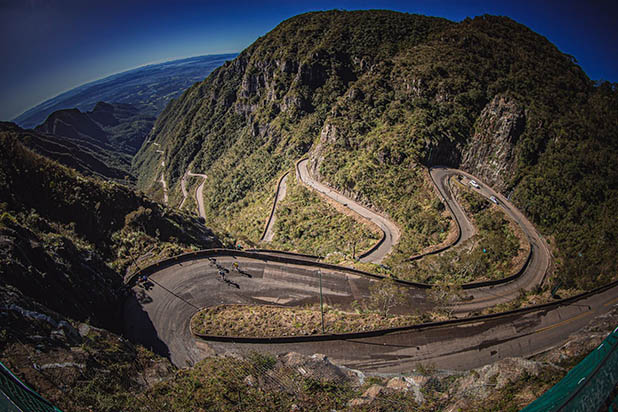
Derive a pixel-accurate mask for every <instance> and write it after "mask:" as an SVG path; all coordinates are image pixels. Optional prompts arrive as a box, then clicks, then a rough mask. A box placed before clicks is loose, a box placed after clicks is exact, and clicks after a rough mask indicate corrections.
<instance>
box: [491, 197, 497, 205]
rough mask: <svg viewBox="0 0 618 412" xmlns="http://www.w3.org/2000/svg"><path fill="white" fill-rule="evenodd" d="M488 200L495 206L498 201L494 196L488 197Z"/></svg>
mask: <svg viewBox="0 0 618 412" xmlns="http://www.w3.org/2000/svg"><path fill="white" fill-rule="evenodd" d="M489 200H491V201H492V202H494V203H495V204H498V199H496V196H489Z"/></svg>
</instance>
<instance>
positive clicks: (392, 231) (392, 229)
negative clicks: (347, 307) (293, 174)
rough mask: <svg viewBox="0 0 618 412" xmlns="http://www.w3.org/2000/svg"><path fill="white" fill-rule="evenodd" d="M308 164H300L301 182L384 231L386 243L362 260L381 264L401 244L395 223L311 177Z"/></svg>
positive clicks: (299, 175)
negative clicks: (394, 247)
mask: <svg viewBox="0 0 618 412" xmlns="http://www.w3.org/2000/svg"><path fill="white" fill-rule="evenodd" d="M307 162H308V160H307V159H304V160H301V161H300V162H298V178H299V179H300V180H301V182H302V183H304V184H305V185H307V186H309V187H311V188H313V189H314V190H316V191H318V192H320V193H322V194H324V195H326V196H328V197H329V198H331V199H333V200H334V201H335V202H338V203H341V204H342V205H344V206H346V207H347V208H349V209H350V210H352V211H353V212H355V213H356V214H358V215H360V216H362V217H364V218H365V219H367V220H370V221H371V222H373V223H375V224H376V225H377V226H378V227H379V228H380V230H382V233H383V234H384V241H383V242H381V243H380V244H379V245H378V247H377V248H375V249H374V250H372V251H371V253H369V254H367V255H365V256H364V257H363V258H361V259H360V261H361V262H373V263H380V262H381V261H382V259H384V257H385V256H386V255H388V254H389V253H390V252H391V250H392V249H393V246H395V245H396V244H397V243H399V236H400V233H399V228H397V225H395V223H393V222H391V221H390V220H388V219H386V218H384V217H383V216H381V215H379V214H377V213H375V212H374V211H372V210H370V209H368V208H367V207H365V206H363V205H361V204H360V203H358V202H356V201H354V200H352V199H349V198H347V197H345V196H344V195H342V194H340V193H338V192H336V191H334V190H333V189H331V188H329V187H328V186H326V185H324V184H322V183H320V182H318V181H317V180H315V179H313V177H311V175H310V174H309V170H307Z"/></svg>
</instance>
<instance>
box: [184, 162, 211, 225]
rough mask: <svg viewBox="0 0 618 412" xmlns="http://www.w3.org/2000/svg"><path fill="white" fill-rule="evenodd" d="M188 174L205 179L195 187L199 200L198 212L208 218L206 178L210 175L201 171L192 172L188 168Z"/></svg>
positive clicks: (197, 199) (196, 199)
mask: <svg viewBox="0 0 618 412" xmlns="http://www.w3.org/2000/svg"><path fill="white" fill-rule="evenodd" d="M187 176H195V177H201V178H202V179H203V181H202V183H200V185H199V186H198V187H197V188H196V189H195V201H196V202H197V211H198V214H199V215H200V216H201V217H202V218H204V219H206V209H205V208H204V185H205V184H206V179H208V176H206V175H204V174H200V173H192V172H191V171H190V170H187ZM181 184H182V182H181ZM185 190H186V189H185ZM183 193H184V191H183ZM183 201H184V200H183Z"/></svg>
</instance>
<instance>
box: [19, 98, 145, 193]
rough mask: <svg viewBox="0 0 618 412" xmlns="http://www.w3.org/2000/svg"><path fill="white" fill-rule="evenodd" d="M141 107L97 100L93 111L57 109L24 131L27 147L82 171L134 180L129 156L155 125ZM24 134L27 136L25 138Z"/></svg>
mask: <svg viewBox="0 0 618 412" xmlns="http://www.w3.org/2000/svg"><path fill="white" fill-rule="evenodd" d="M154 120H155V119H154V117H152V116H150V115H148V114H145V109H144V107H143V106H142V107H135V106H132V105H129V104H119V103H113V104H109V103H104V102H99V103H97V105H96V106H95V107H94V109H93V110H91V111H89V112H80V111H79V110H78V109H66V110H59V111H57V112H54V113H52V114H51V115H49V117H48V118H47V119H46V120H45V122H43V123H42V124H40V125H39V126H37V127H36V128H35V131H36V133H33V132H31V131H26V132H24V137H25V138H24V139H23V140H22V141H23V142H24V143H25V144H26V145H28V147H30V148H32V149H34V150H36V151H37V152H38V153H41V154H43V155H46V156H48V157H50V158H52V159H54V160H57V161H59V162H61V163H63V164H65V165H67V166H70V167H73V168H76V169H77V170H79V171H80V172H82V173H85V174H95V175H99V176H102V177H106V178H111V179H116V180H120V181H133V177H132V176H131V172H130V164H131V158H132V156H133V155H134V154H135V153H136V152H137V150H138V149H139V148H140V146H141V145H142V143H143V141H144V139H145V137H146V135H147V134H148V133H149V132H150V129H151V128H152V125H153V124H154ZM26 136H27V137H26Z"/></svg>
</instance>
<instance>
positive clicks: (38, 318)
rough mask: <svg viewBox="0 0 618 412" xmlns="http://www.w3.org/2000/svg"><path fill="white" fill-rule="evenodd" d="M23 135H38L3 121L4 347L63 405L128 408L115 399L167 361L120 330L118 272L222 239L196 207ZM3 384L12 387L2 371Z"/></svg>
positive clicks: (153, 378)
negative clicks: (42, 150)
mask: <svg viewBox="0 0 618 412" xmlns="http://www.w3.org/2000/svg"><path fill="white" fill-rule="evenodd" d="M24 135H29V136H33V138H36V139H45V137H44V136H41V135H38V134H37V133H35V132H33V131H32V130H22V129H19V128H18V127H17V126H16V125H15V124H12V123H0V145H1V146H2V150H1V151H0V279H1V282H0V302H1V312H2V316H0V324H1V328H0V329H1V330H2V333H1V334H0V335H1V336H0V358H1V360H2V363H3V365H6V366H7V367H8V368H10V369H11V370H12V371H13V373H15V374H17V375H18V376H19V377H20V379H21V380H22V381H24V382H26V384H27V385H28V386H30V387H34V388H36V390H38V391H39V392H40V393H43V394H44V396H45V397H46V398H48V399H51V400H52V401H53V402H54V403H56V404H58V405H61V406H62V408H63V410H65V411H86V410H92V407H93V406H94V407H95V408H96V409H97V410H119V409H124V407H123V408H113V407H111V406H110V404H115V403H122V404H123V405H124V403H125V402H127V400H126V399H127V397H128V396H130V397H131V398H132V397H135V394H137V393H140V392H143V391H144V390H147V389H148V388H150V387H151V386H152V385H153V384H154V383H156V382H158V381H159V380H161V379H163V378H169V377H171V376H172V375H173V373H174V367H173V366H172V365H171V363H170V362H169V361H168V360H167V359H165V358H162V357H159V356H156V355H154V354H153V353H152V352H150V351H148V350H146V349H145V348H143V347H139V346H137V345H133V344H132V343H130V342H128V341H127V340H126V339H124V338H122V337H121V336H119V335H118V334H119V333H120V329H121V328H122V326H121V325H122V311H123V302H124V300H125V296H126V291H125V286H124V283H123V279H124V276H125V275H126V274H127V273H132V272H133V271H135V270H136V268H137V265H148V264H150V263H153V262H154V261H156V260H158V259H160V258H162V257H165V256H172V255H176V254H178V253H181V252H183V251H187V250H196V249H204V248H210V247H218V246H220V245H221V244H220V242H219V241H218V240H217V239H216V238H215V237H214V236H213V234H212V232H211V231H210V230H208V229H207V228H206V227H204V226H203V225H202V224H201V223H200V222H199V221H198V220H197V219H196V218H194V217H190V216H188V215H185V214H179V213H176V212H174V211H172V210H169V209H167V208H164V207H163V206H161V205H160V204H158V203H155V202H153V201H151V200H149V199H147V198H146V197H144V196H143V195H140V194H137V193H135V192H133V191H131V190H130V189H128V188H126V187H124V186H122V185H119V184H116V183H112V182H109V181H104V180H101V179H98V178H94V177H85V176H83V175H81V174H80V173H78V172H76V171H75V170H73V169H69V168H67V167H65V166H62V165H59V164H58V163H56V162H55V161H52V160H50V159H47V158H45V157H43V156H41V155H39V154H36V153H34V152H33V151H31V150H30V149H28V148H27V147H25V146H24V144H22V143H21V141H22V140H24V138H23V136H24ZM48 149H49V150H50V151H52V152H53V150H54V148H53V147H49V148H48ZM103 328H104V329H103ZM114 332H115V333H114ZM110 371H112V372H111V373H110ZM3 376H5V375H4V374H3ZM110 376H111V379H110ZM2 390H3V391H7V390H8V391H13V390H15V388H12V387H11V384H10V382H7V380H6V379H4V378H3V384H2ZM18 393H19V392H18ZM119 393H122V395H119ZM106 394H108V395H106ZM13 399H15V398H13ZM22 400H24V399H22ZM25 401H27V399H25ZM32 408H35V405H33V404H30V405H29V406H28V409H27V410H35V409H36V408H35V409H32ZM24 410H26V409H24ZM36 410H39V409H36ZM41 410H42V409H41ZM45 410H47V409H45Z"/></svg>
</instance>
